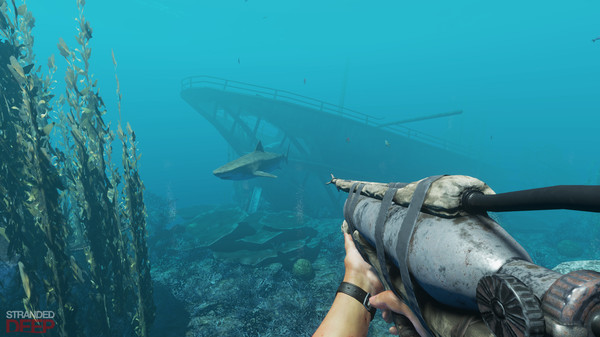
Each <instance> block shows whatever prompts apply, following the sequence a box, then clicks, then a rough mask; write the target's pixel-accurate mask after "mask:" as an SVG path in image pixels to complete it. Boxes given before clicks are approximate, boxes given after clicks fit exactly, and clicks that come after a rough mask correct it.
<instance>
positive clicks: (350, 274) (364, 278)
mask: <svg viewBox="0 0 600 337" xmlns="http://www.w3.org/2000/svg"><path fill="white" fill-rule="evenodd" d="M344 247H345V248H346V258H344V266H345V267H346V274H345V275H344V282H349V283H353V284H355V285H357V286H359V287H360V288H362V289H364V290H365V291H366V292H369V293H371V295H374V294H377V293H379V292H381V291H382V290H383V284H381V281H380V280H379V278H378V277H377V275H376V274H375V272H374V271H373V268H372V267H371V265H370V264H368V263H367V262H366V261H365V260H364V259H363V257H362V256H361V255H360V253H359V251H358V249H356V245H355V244H354V241H353V239H352V236H351V235H350V234H348V233H344Z"/></svg>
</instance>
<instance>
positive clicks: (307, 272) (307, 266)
mask: <svg viewBox="0 0 600 337" xmlns="http://www.w3.org/2000/svg"><path fill="white" fill-rule="evenodd" d="M292 273H293V274H294V276H296V277H298V278H301V279H304V280H310V279H312V278H313V277H314V276H315V272H314V270H313V268H312V265H311V263H310V261H308V260H307V259H298V260H297V261H296V263H294V267H293V268H292Z"/></svg>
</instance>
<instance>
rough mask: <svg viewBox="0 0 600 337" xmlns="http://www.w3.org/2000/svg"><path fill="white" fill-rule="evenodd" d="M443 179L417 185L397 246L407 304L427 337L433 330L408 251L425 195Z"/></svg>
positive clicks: (436, 177) (433, 178)
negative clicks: (423, 311) (420, 300)
mask: <svg viewBox="0 0 600 337" xmlns="http://www.w3.org/2000/svg"><path fill="white" fill-rule="evenodd" d="M441 177H442V176H441V175H439V176H432V177H429V178H426V179H424V180H422V181H421V182H420V183H419V184H418V185H417V188H416V189H415V192H414V193H413V196H412V200H411V201H410V205H409V206H408V211H407V212H406V215H405V217H404V220H403V221H402V225H401V227H400V232H399V233H398V244H397V245H396V256H397V257H398V264H399V266H400V268H399V269H400V277H401V278H402V283H403V284H404V289H405V290H406V302H407V303H406V304H407V305H408V306H409V308H411V309H412V311H413V312H414V313H415V316H417V318H418V319H419V322H421V325H422V326H423V327H424V328H425V331H426V332H427V335H428V336H430V337H431V336H434V335H433V333H432V332H431V330H429V327H428V326H427V323H426V322H425V319H424V318H423V315H422V314H421V309H420V308H419V303H418V302H417V298H416V296H415V291H414V287H413V283H412V280H411V278H410V272H409V270H408V251H409V246H410V240H411V239H412V235H413V230H414V228H415V225H416V224H417V218H418V217H419V213H420V212H421V206H423V202H424V201H425V195H426V194H427V191H428V190H429V186H431V183H433V182H434V181H436V180H438V179H439V178H441Z"/></svg>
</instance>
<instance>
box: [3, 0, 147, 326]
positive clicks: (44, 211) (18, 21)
mask: <svg viewBox="0 0 600 337" xmlns="http://www.w3.org/2000/svg"><path fill="white" fill-rule="evenodd" d="M11 5H12V6H9V4H8V3H7V2H6V1H4V0H0V85H1V86H2V89H3V90H2V91H1V92H0V96H1V97H0V112H1V114H0V193H2V200H0V220H1V222H0V227H1V228H3V229H4V230H3V232H4V234H5V236H6V238H7V239H8V241H9V244H8V255H9V256H14V257H17V258H18V264H17V265H18V274H19V275H20V278H21V284H22V286H23V293H22V294H20V295H19V296H23V298H22V303H23V306H24V308H25V310H27V311H36V310H53V311H54V312H55V314H56V316H55V320H56V326H57V329H55V330H51V331H49V334H50V335H60V336H69V335H70V336H80V335H87V336H112V335H128V334H129V335H134V334H135V335H137V336H147V335H149V329H150V327H151V325H152V323H153V321H154V312H155V306H154V303H153V299H152V280H151V278H150V262H149V260H148V250H147V244H146V236H147V233H146V220H145V219H146V209H145V206H144V201H143V182H142V180H141V178H140V175H139V171H138V159H139V156H138V150H137V146H136V143H135V142H136V139H135V133H134V132H133V129H132V128H131V127H130V126H129V124H127V131H126V132H123V130H122V128H121V126H120V123H119V128H118V134H119V138H120V140H121V145H122V147H123V158H122V162H123V175H122V176H121V174H120V173H119V170H118V169H117V168H116V167H115V165H114V164H113V163H112V157H111V156H112V145H111V144H112V142H113V140H114V139H115V134H114V132H112V131H111V130H110V127H109V126H108V125H106V124H105V123H104V120H103V115H104V114H106V112H107V109H106V107H105V105H104V102H103V100H102V98H101V96H100V94H99V90H98V86H97V81H95V80H94V78H93V75H92V74H91V73H90V69H89V68H90V65H89V59H90V57H91V48H90V45H89V42H90V39H91V37H92V28H91V26H90V24H89V22H88V21H87V20H86V19H85V17H84V15H83V8H84V6H85V1H84V0H78V1H77V6H78V8H79V17H78V18H77V22H78V24H79V27H78V34H77V36H76V40H77V44H78V47H77V48H75V49H73V50H71V49H70V48H69V47H68V45H67V43H66V42H65V41H64V40H62V39H60V40H59V44H58V50H59V53H60V54H61V55H62V56H63V57H64V59H65V60H66V62H67V70H66V75H65V87H66V91H65V96H62V97H61V98H60V99H59V100H58V102H56V101H55V100H53V98H54V95H53V94H52V91H53V87H52V85H53V84H54V83H55V82H54V80H53V79H52V77H53V75H54V73H55V71H56V69H57V67H56V65H55V63H54V57H53V56H52V57H50V59H49V60H48V68H49V73H48V74H45V75H44V74H42V72H41V67H38V68H37V70H35V69H34V68H35V63H36V62H35V55H34V53H33V36H32V34H31V31H32V29H33V27H34V26H35V20H34V17H33V15H32V13H31V12H30V11H29V10H28V9H27V6H26V5H25V4H22V5H20V6H17V4H16V3H15V1H14V0H11ZM115 66H116V62H115ZM117 83H118V78H117ZM117 94H118V96H119V108H118V109H119V114H120V100H121V93H120V91H118V92H117ZM65 105H66V107H67V109H68V111H66V112H65V111H64V109H63V106H65ZM53 107H55V110H56V111H54V110H53ZM54 115H56V116H55V117H56V119H58V123H57V122H55V121H53V120H52V116H54ZM53 130H59V135H57V136H56V137H54V136H53ZM54 134H56V133H54ZM122 179H123V180H124V184H123V187H122V190H121V191H120V190H119V186H120V185H121V180H122ZM81 252H83V253H81ZM17 265H15V268H17ZM83 294H87V296H82V295H83ZM2 300H3V302H6V303H7V304H8V303H9V302H10V305H13V304H14V303H13V302H14V301H13V302H11V299H4V298H3V299H2ZM77 322H86V326H85V327H83V326H81V325H78V324H77Z"/></svg>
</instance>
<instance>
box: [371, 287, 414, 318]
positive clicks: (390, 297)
mask: <svg viewBox="0 0 600 337" xmlns="http://www.w3.org/2000/svg"><path fill="white" fill-rule="evenodd" d="M369 303H370V304H371V305H372V306H373V307H375V308H377V309H381V310H391V311H394V312H396V313H405V312H406V311H407V310H410V309H408V306H407V305H406V304H404V303H403V302H402V301H401V300H400V299H399V298H398V297H397V296H396V294H394V292H393V291H391V290H386V291H383V292H381V293H379V294H377V295H375V296H371V298H369Z"/></svg>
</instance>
